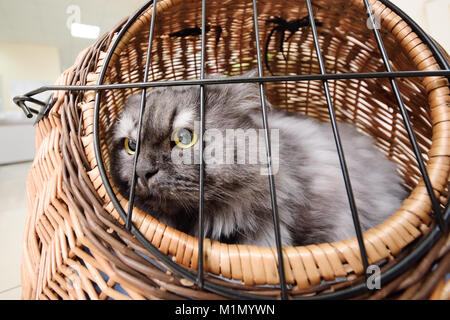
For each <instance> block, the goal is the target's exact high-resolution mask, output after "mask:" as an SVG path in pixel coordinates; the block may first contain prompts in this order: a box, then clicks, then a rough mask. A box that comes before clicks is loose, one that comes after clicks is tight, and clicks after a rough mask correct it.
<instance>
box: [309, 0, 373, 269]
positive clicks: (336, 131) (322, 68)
mask: <svg viewBox="0 0 450 320" xmlns="http://www.w3.org/2000/svg"><path fill="white" fill-rule="evenodd" d="M306 6H307V8H308V14H309V21H310V23H311V30H312V34H313V38H314V45H315V49H316V54H317V59H318V61H319V67H320V73H321V74H326V70H325V66H324V62H323V57H322V53H321V51H320V44H319V40H318V37H317V30H316V25H315V22H314V21H315V20H314V13H313V10H312V6H311V1H310V0H306ZM322 84H323V88H324V90H325V96H326V100H327V105H328V112H329V114H330V122H331V127H332V129H333V135H334V141H335V142H336V148H337V152H338V156H339V162H340V165H341V169H342V176H343V177H344V183H345V189H346V191H347V197H348V202H349V204H350V211H351V213H352V219H353V225H354V226H355V231H356V238H357V239H358V245H359V251H360V253H361V259H362V263H363V266H364V274H367V268H368V266H369V260H368V258H367V252H366V247H365V245H364V239H363V234H362V229H361V224H360V222H359V216H358V210H357V208H356V203H355V197H354V195H353V190H352V184H351V181H350V176H349V174H348V169H347V163H346V161H345V155H344V149H343V147H342V142H341V138H340V136H339V129H338V127H337V121H336V116H335V114H334V107H333V103H332V101H331V95H330V90H329V88H328V82H327V80H322Z"/></svg>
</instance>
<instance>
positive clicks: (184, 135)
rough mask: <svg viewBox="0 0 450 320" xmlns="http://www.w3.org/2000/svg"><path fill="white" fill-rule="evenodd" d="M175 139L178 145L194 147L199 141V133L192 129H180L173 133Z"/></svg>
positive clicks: (184, 147) (183, 147)
mask: <svg viewBox="0 0 450 320" xmlns="http://www.w3.org/2000/svg"><path fill="white" fill-rule="evenodd" d="M173 140H174V141H175V144H176V145H177V146H178V147H180V148H182V149H186V148H190V147H192V146H193V145H194V144H195V143H196V142H197V134H196V133H195V131H192V130H191V129H186V128H183V129H178V130H177V131H175V133H174V135H173Z"/></svg>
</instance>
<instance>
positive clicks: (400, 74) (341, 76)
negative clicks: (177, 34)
mask: <svg viewBox="0 0 450 320" xmlns="http://www.w3.org/2000/svg"><path fill="white" fill-rule="evenodd" d="M428 76H430V77H432V76H446V77H450V70H427V71H417V70H411V71H394V72H349V73H333V74H330V73H327V74H324V75H322V74H304V75H287V76H265V77H251V78H240V77H233V78H217V79H203V80H202V79H193V80H177V81H150V82H135V83H116V84H103V85H89V86H87V85H84V86H75V85H67V86H64V85H49V86H42V87H39V88H37V89H35V90H32V91H29V92H27V93H26V94H24V95H22V96H16V97H14V99H13V100H14V102H15V103H16V104H18V102H19V101H21V100H27V99H29V98H30V97H31V96H34V95H36V94H39V93H42V92H46V91H50V90H71V91H85V90H97V91H102V90H116V89H130V88H138V89H142V88H150V87H170V86H187V85H200V84H205V85H206V84H225V83H251V82H282V81H314V80H349V79H379V78H390V77H392V78H410V77H428ZM30 102H32V101H30Z"/></svg>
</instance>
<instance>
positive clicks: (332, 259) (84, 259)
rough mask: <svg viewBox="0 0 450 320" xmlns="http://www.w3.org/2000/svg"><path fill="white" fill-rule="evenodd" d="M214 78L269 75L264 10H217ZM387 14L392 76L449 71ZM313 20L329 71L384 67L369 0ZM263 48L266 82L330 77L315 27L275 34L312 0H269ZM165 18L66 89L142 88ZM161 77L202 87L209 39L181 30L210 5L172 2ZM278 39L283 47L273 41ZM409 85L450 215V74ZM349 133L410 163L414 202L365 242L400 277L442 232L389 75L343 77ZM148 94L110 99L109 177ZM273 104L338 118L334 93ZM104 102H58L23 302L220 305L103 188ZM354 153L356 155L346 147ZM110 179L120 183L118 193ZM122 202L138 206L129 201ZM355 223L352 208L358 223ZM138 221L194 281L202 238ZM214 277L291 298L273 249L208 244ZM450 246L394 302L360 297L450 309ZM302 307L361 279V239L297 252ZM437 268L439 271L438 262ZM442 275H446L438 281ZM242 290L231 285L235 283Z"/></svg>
mask: <svg viewBox="0 0 450 320" xmlns="http://www.w3.org/2000/svg"><path fill="white" fill-rule="evenodd" d="M207 3H208V4H207V10H208V15H207V25H208V26H210V28H209V30H208V33H207V36H208V37H207V43H206V45H207V52H206V71H207V72H221V73H224V74H227V75H229V76H232V75H239V74H241V73H243V72H245V71H247V70H249V69H252V68H254V67H255V65H256V61H255V59H256V48H255V41H254V39H255V37H254V28H253V20H252V4H251V1H240V0H220V1H216V0H211V1H208V2H207ZM370 3H371V6H372V8H373V10H374V13H375V14H376V15H378V16H379V17H381V34H382V36H383V41H384V44H385V46H386V50H387V53H388V56H389V57H390V59H391V64H392V68H393V70H394V71H395V70H438V69H440V67H439V65H438V64H437V61H436V60H435V57H434V55H433V53H432V52H431V50H430V48H429V47H428V46H427V45H426V43H425V42H423V41H422V40H421V38H419V37H418V35H417V34H416V33H414V32H413V30H412V28H411V27H410V26H409V25H408V24H407V23H406V22H405V21H404V20H402V18H401V17H400V16H399V15H398V14H397V13H395V12H394V11H392V10H390V9H389V8H387V7H386V6H385V5H384V4H382V3H381V2H380V1H375V0H372V1H370ZM313 10H314V13H315V17H316V20H318V21H320V22H321V26H318V32H319V41H320V45H321V49H322V53H323V57H324V59H325V62H326V64H325V67H326V71H327V73H346V72H380V71H385V69H384V65H383V62H382V60H381V56H380V54H379V51H378V48H377V45H376V42H375V39H374V37H373V31H372V30H371V29H369V28H368V27H367V24H366V21H367V15H366V12H365V9H364V3H363V1H362V0H351V1H347V0H315V1H314V2H313ZM258 12H259V16H258V19H259V30H260V32H259V36H260V41H261V43H262V44H264V45H265V44H266V43H267V55H266V58H267V64H268V66H269V68H270V70H267V69H266V70H265V74H270V72H271V73H272V74H275V75H291V74H292V75H295V74H318V73H320V70H319V67H318V64H317V56H316V53H315V51H314V42H313V38H312V35H311V29H310V28H308V27H306V28H300V29H299V30H297V31H296V32H295V34H294V35H293V36H292V37H291V38H290V39H289V41H287V42H285V43H284V44H283V50H284V54H285V56H286V58H284V57H283V53H282V52H281V51H280V48H279V43H280V37H281V35H280V33H279V32H273V33H272V36H271V37H269V35H270V34H271V31H272V30H273V28H274V24H272V23H269V22H267V20H268V19H271V18H273V17H283V19H285V20H286V21H291V20H294V19H298V18H300V17H304V16H307V9H306V6H305V3H304V2H303V1H293V0H284V1H273V0H271V1H266V0H259V1H258ZM151 13H152V7H149V9H148V10H145V12H144V13H143V14H141V15H140V17H139V18H138V19H137V20H136V21H135V22H134V23H132V25H131V27H130V28H128V30H127V32H126V33H125V34H124V36H123V37H122V38H121V39H120V41H119V43H118V45H117V46H116V47H115V49H114V54H113V56H112V59H111V61H110V62H109V64H108V65H107V66H104V62H105V57H106V55H107V52H109V50H110V49H111V47H112V44H113V43H114V41H115V39H116V37H117V34H118V32H119V30H120V28H121V26H123V24H124V23H125V22H126V20H124V21H122V22H121V23H120V24H119V25H118V26H117V27H116V28H114V29H113V30H111V31H110V32H109V33H107V34H105V35H104V36H103V37H102V38H101V39H100V40H98V41H97V42H96V43H95V44H94V45H92V46H91V47H89V48H87V49H86V50H84V51H83V52H82V53H80V55H79V56H78V58H77V61H76V62H75V64H74V66H73V67H71V68H69V69H68V70H66V71H65V72H64V73H63V74H62V75H61V77H60V78H59V79H58V81H57V84H61V85H95V84H97V83H98V81H99V74H100V72H101V70H102V68H103V67H105V68H106V74H105V75H106V76H105V80H104V83H130V82H132V83H135V82H139V81H143V77H144V66H145V60H146V48H147V44H148V35H149V31H148V30H149V23H150V20H151ZM156 16H157V18H156V23H155V37H154V40H153V41H154V42H153V46H152V48H153V50H152V53H151V67H150V77H149V80H150V81H163V80H180V79H196V78H199V76H200V74H199V71H200V49H201V39H200V36H198V35H195V34H192V33H191V34H190V35H184V36H181V35H180V33H179V31H180V30H186V29H189V28H198V27H199V26H201V5H200V2H199V1H193V0H189V1H186V0H183V1H182V0H162V1H160V2H159V4H158V7H157V12H156ZM268 40H270V41H268ZM397 82H398V86H399V89H400V92H401V94H402V97H403V99H404V102H405V105H406V107H407V109H408V112H409V115H410V120H411V123H412V125H413V128H414V131H415V133H416V137H417V141H418V144H419V147H420V149H421V151H422V154H423V156H424V160H425V162H426V164H427V170H428V173H429V176H430V179H431V182H432V184H433V188H434V191H435V194H436V196H437V197H438V200H439V201H440V202H441V204H442V207H444V206H445V204H446V203H447V199H448V186H447V184H448V180H449V172H450V160H449V155H450V139H449V137H450V122H449V119H450V110H449V108H448V103H449V102H450V90H449V84H448V81H447V79H446V78H445V77H441V76H434V77H424V78H403V79H397ZM329 85H330V90H331V93H332V97H333V103H334V106H335V108H336V117H337V119H338V120H339V121H345V122H351V123H354V124H355V125H356V126H357V127H358V128H359V130H360V131H361V132H364V133H365V134H368V135H370V136H372V137H374V139H375V141H376V145H377V146H378V148H379V149H380V150H381V151H382V152H383V153H384V154H385V155H386V156H387V157H388V158H389V159H391V160H392V161H395V162H396V163H397V164H398V167H399V170H400V173H401V175H402V177H403V179H404V183H405V186H406V187H407V188H408V189H409V190H410V195H409V197H408V198H407V199H406V200H405V201H404V203H403V205H402V207H401V208H400V209H399V210H398V211H397V212H395V213H394V212H393V215H392V217H391V218H389V219H388V220H387V221H385V222H384V223H382V224H381V225H379V226H377V227H376V228H373V229H371V230H368V231H367V232H365V233H364V240H365V246H366V249H367V253H368V258H369V262H370V263H378V262H381V261H385V262H386V263H385V264H384V267H383V268H391V267H392V266H395V265H396V263H397V262H398V261H399V260H400V259H402V258H403V257H405V256H408V254H409V252H410V250H412V248H413V246H414V245H415V243H416V242H418V241H420V239H421V238H423V237H424V236H425V235H426V234H428V233H429V232H430V230H431V228H432V227H433V219H432V217H431V202H430V200H429V196H428V194H427V191H426V189H425V187H424V184H423V182H422V181H421V175H420V172H419V170H418V167H417V162H416V159H415V157H414V154H413V152H412V149H411V146H410V143H409V140H408V136H407V133H406V130H405V127H404V124H403V121H402V118H401V115H400V113H399V111H398V108H397V102H396V100H395V97H394V95H393V93H392V90H391V87H390V85H389V79H386V78H383V79H348V80H330V81H329ZM137 91H138V89H132V88H130V89H123V90H108V91H103V92H102V95H101V103H100V123H99V129H100V131H99V132H100V133H99V136H100V146H101V152H102V157H103V159H104V163H105V165H106V168H108V163H109V157H108V153H109V149H110V147H111V135H110V132H109V131H110V128H111V125H112V124H113V123H114V121H115V120H116V119H117V116H118V115H119V114H120V112H121V110H122V107H123V104H124V102H125V100H126V99H127V97H129V96H130V95H131V94H133V93H135V92H137ZM266 95H267V98H268V100H270V101H271V102H272V103H273V104H274V105H275V106H278V107H280V108H282V109H285V110H288V111H292V112H298V113H302V114H306V115H308V116H311V117H313V118H316V119H319V120H322V121H328V120H329V114H328V109H327V107H326V101H325V96H324V92H323V88H322V85H321V82H320V81H299V82H276V83H267V84H266ZM95 96H96V92H95V91H85V92H83V91H70V92H67V91H55V97H57V101H56V103H55V104H54V106H53V107H52V109H51V110H50V113H49V115H48V116H47V117H45V118H43V119H42V120H40V121H39V122H38V124H37V126H36V157H35V159H34V162H33V164H32V168H31V171H30V174H29V177H28V181H27V190H28V205H29V215H28V218H27V223H26V230H25V237H24V248H23V262H22V295H23V298H24V299H60V298H61V299H87V298H89V299H108V298H113V299H129V298H131V299H178V298H186V297H192V298H198V299H215V298H224V297H223V296H221V295H219V294H217V293H212V292H210V291H207V290H204V289H199V288H198V287H197V286H196V285H194V284H193V283H192V282H190V281H188V280H186V279H183V278H180V277H179V276H177V275H175V274H173V273H171V272H170V271H166V269H165V268H164V265H163V264H162V263H159V264H156V265H154V264H152V263H150V262H149V257H150V258H154V257H153V256H152V255H151V254H150V253H149V252H148V251H147V250H146V249H145V248H144V247H143V245H142V244H141V243H140V242H139V241H138V240H137V239H136V238H135V237H133V236H132V235H131V234H130V233H129V232H127V231H126V229H125V228H124V226H123V225H124V223H123V221H122V220H121V218H120V217H119V214H118V212H117V211H116V209H115V207H114V205H113V204H112V202H111V200H110V198H109V196H108V194H107V192H106V190H105V187H104V184H103V182H102V179H101V176H100V174H99V169H98V164H97V160H96V157H95V150H94V134H93V115H94V105H95V103H94V102H95ZM344 147H345V146H344ZM111 183H112V182H111ZM117 196H118V198H119V200H120V202H121V204H122V206H123V207H124V208H126V207H127V200H126V199H124V198H123V197H121V196H120V194H118V195H117ZM349 214H350V212H349ZM133 222H134V224H135V226H136V227H137V228H138V229H139V230H140V231H141V233H142V234H143V235H144V236H145V238H146V239H147V240H148V241H150V242H151V243H152V244H153V245H154V246H155V247H156V248H158V249H159V250H160V251H161V252H162V253H164V254H167V255H169V256H170V257H171V258H172V260H173V261H175V262H176V263H178V264H179V265H181V266H183V267H184V268H185V269H186V270H188V271H190V270H191V271H192V272H195V269H196V268H197V261H198V249H197V241H198V240H197V239H196V238H194V237H191V236H189V235H186V234H184V233H182V232H179V231H177V230H175V229H173V228H171V227H167V226H165V225H164V224H162V223H160V222H159V221H157V220H156V219H154V218H152V217H151V215H149V214H145V213H143V212H141V211H139V210H138V209H137V208H135V209H134V215H133ZM204 245H205V270H206V271H207V272H208V273H207V274H206V278H207V279H208V281H211V282H213V283H215V284H217V285H220V286H223V287H227V288H232V289H235V290H238V291H240V292H249V293H252V294H257V295H261V296H276V295H277V294H278V293H279V289H276V288H275V287H274V286H273V285H276V284H278V283H279V275H278V272H277V256H276V251H275V249H274V248H265V247H256V246H246V245H227V244H223V243H219V242H216V241H209V240H208V239H205V244H204ZM449 247H450V243H449V238H448V236H447V235H446V236H442V237H440V239H439V240H438V241H436V242H435V244H434V246H433V247H432V248H429V251H428V253H427V255H426V257H425V258H423V259H422V260H421V261H419V262H417V263H414V264H411V265H410V269H408V270H406V271H405V272H403V273H402V274H401V275H399V276H397V277H396V278H395V279H393V280H392V281H391V282H390V283H389V284H386V285H384V286H383V288H382V289H381V290H375V291H373V292H366V293H364V294H363V295H360V296H359V297H360V298H368V297H370V298H385V297H391V298H428V297H430V296H431V297H432V298H436V299H446V298H447V299H448V298H449V295H450V285H449V283H450V282H448V281H447V283H445V282H444V277H445V274H446V273H447V272H448V271H449V269H450V255H449V253H448V251H449V250H448V249H449ZM283 252H284V265H285V273H286V281H287V283H288V284H290V285H291V289H290V291H289V295H290V297H294V298H295V297H305V296H308V297H310V296H320V294H323V293H326V292H336V291H339V290H341V289H342V288H346V287H351V286H354V285H355V284H357V283H360V282H361V281H363V279H362V278H363V277H362V276H361V275H362V274H363V266H362V263H361V258H360V254H359V249H358V243H357V241H356V239H348V240H345V241H340V242H335V243H322V244H317V245H309V246H306V247H284V248H283ZM437 262H439V263H438V264H437V268H436V263H437ZM432 268H436V269H433V270H434V271H433V272H429V271H430V270H431V269H432ZM229 279H232V280H233V281H230V280H229Z"/></svg>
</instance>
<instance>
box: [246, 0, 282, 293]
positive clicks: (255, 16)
mask: <svg viewBox="0 0 450 320" xmlns="http://www.w3.org/2000/svg"><path fill="white" fill-rule="evenodd" d="M253 24H254V26H255V39H256V57H257V61H258V76H259V77H263V69H262V62H261V52H260V50H261V46H260V43H259V28H258V8H257V6H256V0H253ZM259 94H260V98H261V110H262V117H263V126H264V135H265V142H266V155H267V169H268V177H269V185H270V199H271V204H272V217H273V225H274V231H275V244H276V248H277V256H278V272H279V275H280V286H281V298H282V299H283V300H286V299H288V295H287V285H286V277H285V274H284V261H283V250H282V247H281V232H280V218H279V215H278V205H277V194H276V190H275V179H274V176H273V171H272V150H271V147H270V137H269V123H268V119H267V108H266V98H265V94H264V83H263V82H259Z"/></svg>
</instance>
